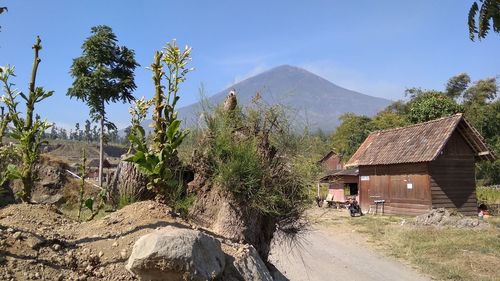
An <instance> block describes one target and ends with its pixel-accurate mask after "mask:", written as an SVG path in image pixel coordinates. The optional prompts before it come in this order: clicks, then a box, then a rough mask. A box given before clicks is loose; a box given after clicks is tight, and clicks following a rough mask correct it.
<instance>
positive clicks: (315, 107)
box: [147, 65, 391, 132]
mask: <svg viewBox="0 0 500 281" xmlns="http://www.w3.org/2000/svg"><path fill="white" fill-rule="evenodd" d="M231 89H235V90H236V96H237V100H238V104H239V105H246V104H249V103H250V102H251V100H252V97H254V96H255V94H256V93H259V94H260V96H261V97H262V99H263V100H264V102H266V103H268V104H276V103H279V104H283V105H285V106H286V107H287V108H290V109H291V110H292V114H290V115H291V116H294V118H293V120H291V121H292V122H293V123H294V125H295V126H296V127H297V128H303V127H304V126H305V125H306V124H307V125H308V126H309V129H310V131H311V132H314V131H315V130H317V129H321V130H323V131H325V132H331V131H333V130H334V129H335V128H336V127H337V126H338V125H339V124H340V121H339V120H338V118H339V116H340V115H342V114H343V113H346V112H353V113H356V114H363V115H367V116H373V115H375V114H376V113H377V112H379V111H380V110H382V109H384V108H385V107H386V106H387V105H389V104H390V103H391V101H390V100H387V99H382V98H377V97H373V96H369V95H365V94H361V93H358V92H355V91H351V90H348V89H345V88H342V87H340V86H338V85H335V84H333V83H332V82H330V81H328V80H326V79H324V78H322V77H320V76H318V75H316V74H313V73H311V72H309V71H306V70H304V69H302V68H298V67H295V66H290V65H282V66H278V67H276V68H273V69H271V70H268V71H265V72H263V73H261V74H258V75H256V76H253V77H250V78H248V79H246V80H243V81H241V82H239V83H237V84H234V85H232V86H231V87H229V88H227V89H225V90H223V91H222V92H220V93H218V94H216V95H214V96H212V97H209V98H208V103H209V104H220V103H222V102H224V100H225V98H226V96H227V94H228V93H229V91H230V90H231ZM201 111H202V107H201V102H198V103H195V104H192V105H189V106H186V107H182V108H179V117H180V118H181V119H183V120H184V122H185V123H184V124H185V125H186V126H187V127H190V126H193V125H195V124H196V123H197V122H199V121H198V120H200V118H199V116H200V112H201ZM147 123H148V124H149V123H150V121H149V122H147Z"/></svg>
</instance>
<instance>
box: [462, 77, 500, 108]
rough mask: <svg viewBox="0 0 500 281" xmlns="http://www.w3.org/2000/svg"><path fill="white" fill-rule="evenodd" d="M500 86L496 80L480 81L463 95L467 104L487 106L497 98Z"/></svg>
mask: <svg viewBox="0 0 500 281" xmlns="http://www.w3.org/2000/svg"><path fill="white" fill-rule="evenodd" d="M497 92H498V85H497V81H496V79H495V78H487V79H483V80H479V81H477V82H475V83H474V85H472V86H471V87H469V88H468V89H467V90H465V91H464V93H463V99H464V103H465V104H473V103H476V104H479V105H485V104H486V103H487V102H488V101H490V100H493V99H494V98H495V97H496V96H497Z"/></svg>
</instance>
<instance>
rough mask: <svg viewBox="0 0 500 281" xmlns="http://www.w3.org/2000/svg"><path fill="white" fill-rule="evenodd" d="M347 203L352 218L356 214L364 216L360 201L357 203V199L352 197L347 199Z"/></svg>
mask: <svg viewBox="0 0 500 281" xmlns="http://www.w3.org/2000/svg"><path fill="white" fill-rule="evenodd" d="M346 203H347V204H346V207H347V209H348V210H349V213H350V214H351V217H354V216H355V215H356V214H359V215H360V216H362V215H363V212H361V207H360V206H359V204H358V201H356V198H354V197H352V196H350V197H349V198H348V199H347V202H346Z"/></svg>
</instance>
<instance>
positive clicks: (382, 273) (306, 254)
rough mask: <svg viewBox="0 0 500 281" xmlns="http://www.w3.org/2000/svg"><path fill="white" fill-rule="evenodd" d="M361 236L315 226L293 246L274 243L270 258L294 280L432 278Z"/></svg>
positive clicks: (420, 279)
mask: <svg viewBox="0 0 500 281" xmlns="http://www.w3.org/2000/svg"><path fill="white" fill-rule="evenodd" d="M358 236H359V234H357V233H351V234H349V233H344V234H341V233H338V232H335V231H329V230H328V229H318V228H316V229H314V230H312V231H309V232H308V233H307V234H305V236H304V239H303V241H302V243H301V245H300V246H299V247H295V248H294V249H290V247H289V246H287V245H276V244H275V245H274V246H273V250H272V253H271V257H270V259H271V262H273V263H274V265H275V266H276V267H277V268H278V269H279V270H280V271H281V272H282V273H284V274H285V276H287V277H288V278H289V279H290V280H292V281H332V280H342V281H345V280H350V281H355V280H359V281H370V280H373V281H391V280H394V281H400V280H407V281H424V280H426V281H427V280H431V279H430V278H427V277H424V276H422V275H421V274H418V273H417V272H416V271H415V270H413V269H411V268H410V267H408V266H406V265H404V264H402V263H400V262H398V261H396V260H394V259H392V258H389V257H384V256H383V255H382V254H381V253H377V252H376V251H375V250H373V249H370V248H369V247H368V246H367V245H366V242H365V241H363V239H361V238H360V237H358Z"/></svg>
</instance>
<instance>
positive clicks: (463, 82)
mask: <svg viewBox="0 0 500 281" xmlns="http://www.w3.org/2000/svg"><path fill="white" fill-rule="evenodd" d="M470 81H471V80H470V76H469V75H468V74H467V73H460V74H458V75H455V76H453V77H451V78H450V80H448V83H446V92H445V93H446V95H447V96H448V97H449V98H451V99H456V98H458V97H460V96H462V94H463V93H464V92H465V90H466V89H467V87H469V84H470Z"/></svg>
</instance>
